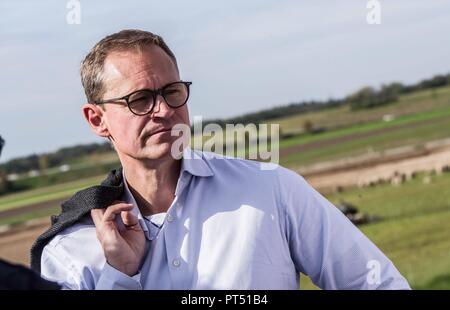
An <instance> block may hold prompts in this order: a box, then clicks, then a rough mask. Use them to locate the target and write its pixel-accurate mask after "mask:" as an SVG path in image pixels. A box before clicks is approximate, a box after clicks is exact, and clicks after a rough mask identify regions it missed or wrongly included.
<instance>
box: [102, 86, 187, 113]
mask: <svg viewBox="0 0 450 310" xmlns="http://www.w3.org/2000/svg"><path fill="white" fill-rule="evenodd" d="M180 83H181V84H184V85H185V86H186V89H187V96H186V100H185V101H184V102H183V104H181V105H179V106H176V107H174V106H171V105H170V103H169V102H168V101H167V99H166V97H165V96H164V90H165V89H167V88H168V87H170V86H172V85H175V84H180ZM191 85H192V82H187V81H176V82H172V83H169V84H167V85H165V86H163V87H161V88H159V89H149V88H144V89H138V90H135V91H133V92H132V93H129V94H128V95H126V96H123V97H119V98H112V99H107V100H96V101H94V104H96V105H99V104H105V103H117V104H120V103H123V102H118V101H119V100H125V102H126V104H127V106H128V109H129V110H130V112H131V113H133V114H134V115H138V116H144V115H147V114H150V113H152V111H153V108H154V107H155V105H156V99H158V95H161V97H163V99H164V101H165V102H166V103H167V105H168V106H169V107H171V108H172V109H178V108H181V107H182V106H184V105H185V104H186V103H187V102H188V99H189V95H190V86H191ZM141 91H148V92H149V93H150V94H152V96H153V105H152V107H151V108H150V110H149V111H148V112H145V113H144V114H139V113H136V112H134V111H133V109H131V106H130V101H129V99H130V97H131V96H133V95H134V94H136V93H138V92H141Z"/></svg>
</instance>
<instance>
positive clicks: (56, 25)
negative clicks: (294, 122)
mask: <svg viewBox="0 0 450 310" xmlns="http://www.w3.org/2000/svg"><path fill="white" fill-rule="evenodd" d="M72 1H73V0H72ZM367 2H368V1H366V0H345V1H344V0H334V1H332V0H314V1H313V0H311V1H302V0H293V1H274V0H272V1H264V0H246V1H235V0H227V1H204V0H191V1H181V0H180V1H134V0H127V1H115V2H113V3H112V1H95V0H89V1H86V0H79V3H80V8H81V10H80V12H81V15H80V17H81V18H80V24H69V23H67V19H66V17H67V14H68V13H69V12H70V10H71V8H67V4H68V3H69V1H65V0H53V1H50V0H42V1H39V2H38V1H31V0H29V1H15V0H2V1H1V2H0V92H1V93H0V94H1V96H0V135H1V136H2V137H3V138H4V139H5V140H6V145H5V148H4V150H3V153H2V157H1V158H0V163H2V162H5V161H7V160H9V159H11V158H15V157H18V156H26V155H30V154H33V153H37V154H39V153H44V152H51V151H55V150H57V149H58V148H60V147H64V146H71V145H75V144H80V143H92V142H101V141H104V140H103V139H101V138H98V137H97V136H95V134H94V133H93V132H92V131H91V130H90V128H89V127H88V125H87V123H86V121H85V120H84V118H83V116H82V113H81V106H82V105H83V103H84V102H85V97H84V91H83V88H82V86H81V83H80V78H79V65H80V62H81V61H82V60H83V58H84V56H85V55H86V54H87V52H88V51H89V49H90V48H91V47H92V46H93V45H94V44H95V43H96V42H98V41H99V40H100V39H101V38H103V37H104V36H106V35H108V34H111V33H114V32H117V31H119V30H122V29H127V28H137V29H144V30H148V31H151V32H154V33H157V34H159V35H161V36H162V37H163V38H164V39H165V41H166V42H167V44H168V45H169V47H170V48H171V49H172V50H173V52H174V53H175V55H176V57H177V60H178V64H179V67H180V72H181V77H182V79H184V80H189V81H192V82H193V85H192V88H191V97H190V100H189V103H188V107H189V112H190V116H191V120H192V119H194V116H202V117H203V119H211V118H228V117H232V116H238V115H241V114H243V113H246V112H253V111H257V110H261V109H264V108H270V107H274V106H278V105H284V104H289V103H291V102H300V101H305V100H312V99H314V100H326V99H329V98H340V97H343V96H345V95H348V94H349V93H351V92H353V91H355V90H356V89H358V88H360V87H362V86H365V85H371V86H375V87H377V86H380V85H381V84H382V83H389V82H393V81H399V82H402V83H406V84H408V83H415V82H417V81H419V80H421V79H424V78H429V77H432V76H434V75H435V74H439V73H443V74H444V73H445V74H446V73H449V72H450V42H449V40H450V39H449V38H450V37H449V32H450V18H448V16H449V13H450V1H446V0H433V1H423V0H379V3H380V4H381V23H380V24H376V25H373V24H368V23H367V20H366V16H367V14H368V12H369V9H368V8H367V7H366V5H367Z"/></svg>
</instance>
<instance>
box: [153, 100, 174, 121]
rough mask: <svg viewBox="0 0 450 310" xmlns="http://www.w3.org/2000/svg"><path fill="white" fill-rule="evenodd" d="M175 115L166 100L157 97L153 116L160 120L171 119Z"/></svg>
mask: <svg viewBox="0 0 450 310" xmlns="http://www.w3.org/2000/svg"><path fill="white" fill-rule="evenodd" d="M173 113H174V109H172V108H171V107H170V106H169V105H168V104H167V102H166V100H164V98H163V96H161V95H157V96H156V99H155V107H154V108H153V112H152V116H153V117H156V118H158V117H160V118H170V117H171V116H172V114H173Z"/></svg>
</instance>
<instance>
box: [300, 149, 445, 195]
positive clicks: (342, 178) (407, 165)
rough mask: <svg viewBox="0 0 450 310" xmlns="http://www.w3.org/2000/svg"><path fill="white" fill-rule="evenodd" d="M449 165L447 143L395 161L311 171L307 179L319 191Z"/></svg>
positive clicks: (399, 177) (396, 179) (408, 175)
mask: <svg viewBox="0 0 450 310" xmlns="http://www.w3.org/2000/svg"><path fill="white" fill-rule="evenodd" d="M449 167H450V147H448V148H445V149H443V150H440V151H438V152H434V153H431V154H428V155H425V156H420V157H416V158H408V159H404V160H399V161H396V162H388V163H380V164H375V165H373V166H369V167H367V166H366V167H362V168H357V169H350V170H346V171H340V172H334V173H329V174H319V175H310V176H308V177H307V180H308V182H309V183H310V184H311V185H312V186H313V187H314V188H316V189H318V190H319V191H321V192H322V193H326V192H330V191H334V190H336V189H337V187H341V188H345V187H351V186H360V187H361V186H368V185H371V184H377V183H379V182H391V183H393V184H399V183H401V182H403V181H404V180H407V179H409V178H411V177H412V176H413V175H414V174H415V173H418V172H424V171H435V172H436V173H438V174H440V173H442V172H443V171H445V170H448V169H449Z"/></svg>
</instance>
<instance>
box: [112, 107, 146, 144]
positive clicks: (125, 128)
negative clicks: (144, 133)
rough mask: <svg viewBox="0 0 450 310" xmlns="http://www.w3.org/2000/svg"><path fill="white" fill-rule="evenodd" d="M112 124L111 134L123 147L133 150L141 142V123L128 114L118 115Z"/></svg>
mask: <svg viewBox="0 0 450 310" xmlns="http://www.w3.org/2000/svg"><path fill="white" fill-rule="evenodd" d="M110 125H111V128H112V130H111V135H112V136H113V138H114V140H115V142H116V144H117V145H118V146H119V147H120V148H121V149H128V150H132V149H135V148H136V147H138V145H139V143H140V133H141V128H142V127H141V125H140V124H139V123H138V122H136V121H134V120H133V119H132V117H129V116H127V115H120V116H116V117H115V118H114V120H113V123H112V124H110Z"/></svg>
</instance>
